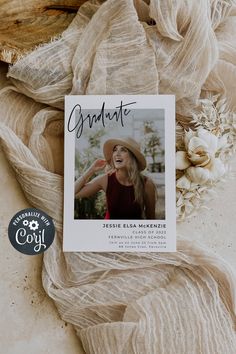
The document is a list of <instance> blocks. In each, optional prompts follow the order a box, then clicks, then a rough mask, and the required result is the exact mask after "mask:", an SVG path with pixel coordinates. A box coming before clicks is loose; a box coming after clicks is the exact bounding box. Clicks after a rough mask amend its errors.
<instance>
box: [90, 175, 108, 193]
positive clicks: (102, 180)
mask: <svg viewBox="0 0 236 354" xmlns="http://www.w3.org/2000/svg"><path fill="white" fill-rule="evenodd" d="M107 181H108V176H107V173H103V174H101V175H99V176H97V177H95V178H94V180H93V183H97V184H98V185H99V186H100V187H101V188H102V189H103V190H104V191H106V189H107Z"/></svg>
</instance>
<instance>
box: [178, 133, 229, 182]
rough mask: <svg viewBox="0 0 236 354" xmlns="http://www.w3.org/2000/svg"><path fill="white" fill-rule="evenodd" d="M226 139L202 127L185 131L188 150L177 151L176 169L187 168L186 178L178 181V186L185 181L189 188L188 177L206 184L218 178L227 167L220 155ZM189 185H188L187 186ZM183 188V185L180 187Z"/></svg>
mask: <svg viewBox="0 0 236 354" xmlns="http://www.w3.org/2000/svg"><path fill="white" fill-rule="evenodd" d="M223 144H227V141H226V140H225V139H223V138H222V139H218V138H217V137H216V136H215V135H214V134H212V133H210V132H208V131H207V130H205V129H203V128H200V129H198V130H197V131H195V132H194V131H192V130H189V131H188V132H186V133H185V137H184V145H185V149H186V151H177V153H176V169H178V170H186V174H185V179H184V178H183V176H182V177H181V178H182V180H181V181H177V186H178V185H180V183H181V184H183V181H184V182H185V183H184V185H185V186H184V187H182V188H189V186H188V183H187V181H186V178H187V179H189V181H190V182H194V183H197V184H204V183H207V182H212V181H216V180H218V179H219V178H220V177H221V176H223V175H224V173H225V167H224V164H223V162H222V161H221V159H220V158H219V157H217V154H218V151H219V150H220V149H221V148H222V146H223ZM187 186H188V187H187ZM179 188H181V187H179Z"/></svg>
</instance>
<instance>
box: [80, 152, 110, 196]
mask: <svg viewBox="0 0 236 354" xmlns="http://www.w3.org/2000/svg"><path fill="white" fill-rule="evenodd" d="M105 166H106V161H105V160H101V159H99V160H96V161H95V162H94V163H93V164H92V165H91V167H89V169H88V170H87V171H86V172H85V173H84V174H83V175H82V176H81V177H80V178H78V179H77V180H76V181H75V197H76V198H86V197H90V196H91V195H93V194H95V193H97V192H98V191H99V190H101V189H103V190H104V191H105V190H106V186H107V176H106V175H102V176H98V177H96V178H94V180H92V181H91V182H89V183H87V181H88V180H89V179H90V178H91V177H92V176H93V175H94V174H95V173H96V172H98V171H101V170H103V169H104V167H105Z"/></svg>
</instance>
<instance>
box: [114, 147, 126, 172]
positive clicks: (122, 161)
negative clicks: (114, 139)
mask: <svg viewBox="0 0 236 354" xmlns="http://www.w3.org/2000/svg"><path fill="white" fill-rule="evenodd" d="M112 159H113V164H114V167H115V168H116V169H120V168H127V167H128V166H129V162H130V152H129V150H128V149H127V148H126V147H124V146H122V145H116V146H115V147H114V149H113V153H112Z"/></svg>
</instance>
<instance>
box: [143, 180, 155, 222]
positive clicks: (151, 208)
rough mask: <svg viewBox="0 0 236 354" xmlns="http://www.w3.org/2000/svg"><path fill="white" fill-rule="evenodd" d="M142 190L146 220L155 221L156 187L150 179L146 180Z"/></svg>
mask: <svg viewBox="0 0 236 354" xmlns="http://www.w3.org/2000/svg"><path fill="white" fill-rule="evenodd" d="M144 190H145V200H144V201H145V213H146V218H147V219H155V217H156V216H155V206H156V187H155V185H154V183H153V182H152V180H151V179H150V178H147V180H146V183H145V188H144Z"/></svg>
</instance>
